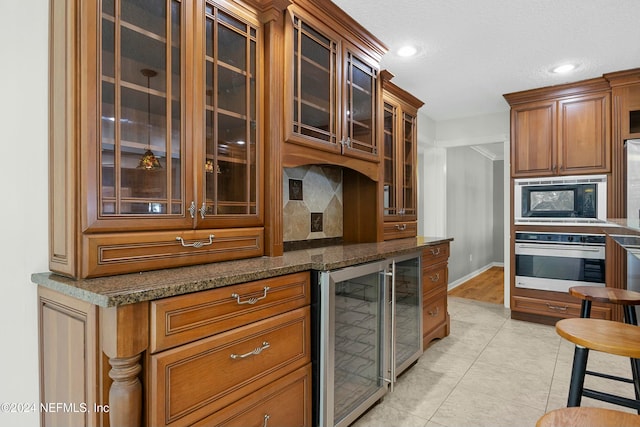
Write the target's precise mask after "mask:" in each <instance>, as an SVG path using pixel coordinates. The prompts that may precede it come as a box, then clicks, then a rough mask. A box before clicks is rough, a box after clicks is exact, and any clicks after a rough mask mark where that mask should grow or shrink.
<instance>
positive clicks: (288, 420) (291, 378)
mask: <svg viewBox="0 0 640 427" xmlns="http://www.w3.org/2000/svg"><path fill="white" fill-rule="evenodd" d="M267 417H268V418H267ZM265 419H266V422H265ZM263 425H267V426H281V427H306V426H309V427H310V426H311V364H310V363H309V364H307V366H305V367H303V368H300V369H298V370H296V371H295V372H292V373H290V374H288V375H286V376H284V377H282V378H280V379H279V380H276V381H274V382H273V383H271V384H269V385H267V386H265V387H263V388H261V389H260V390H258V391H256V392H254V393H251V394H250V395H248V396H247V397H245V398H242V399H240V400H239V401H237V402H235V403H233V404H231V405H229V406H227V407H226V408H224V409H222V410H220V411H218V412H216V413H215V414H213V415H211V416H209V417H207V418H205V419H203V420H201V421H199V422H197V423H195V424H193V426H194V427H222V426H225V427H245V426H263Z"/></svg>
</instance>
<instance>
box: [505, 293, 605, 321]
mask: <svg viewBox="0 0 640 427" xmlns="http://www.w3.org/2000/svg"><path fill="white" fill-rule="evenodd" d="M512 301H513V307H512V308H511V309H512V310H514V311H520V312H523V313H531V314H541V315H544V316H553V317H561V318H569V317H580V305H581V304H580V303H571V302H564V301H553V300H545V299H538V298H530V297H521V296H513V298H512ZM591 317H592V318H595V319H607V320H610V319H611V309H610V308H607V307H599V306H596V305H595V304H593V305H592V306H591Z"/></svg>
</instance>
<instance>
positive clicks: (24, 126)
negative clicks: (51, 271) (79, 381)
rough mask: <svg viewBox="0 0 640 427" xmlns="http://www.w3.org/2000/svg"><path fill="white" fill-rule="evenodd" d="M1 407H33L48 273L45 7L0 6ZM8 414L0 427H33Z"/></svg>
mask: <svg viewBox="0 0 640 427" xmlns="http://www.w3.org/2000/svg"><path fill="white" fill-rule="evenodd" d="M0 52H2V66H0V118H1V119H0V123H1V129H2V130H1V135H2V136H1V137H0V140H1V146H2V159H3V161H2V167H1V168H0V182H1V183H2V184H0V186H1V188H2V190H1V193H0V194H2V208H1V209H0V229H1V233H0V234H1V235H2V246H3V251H2V271H1V274H2V280H1V282H0V343H1V345H2V350H1V351H0V403H5V402H8V403H11V402H14V403H36V404H37V403H38V356H37V355H38V353H37V348H38V347H37V346H38V343H37V337H38V333H37V323H36V322H37V300H36V286H35V285H33V284H32V283H31V281H30V275H31V273H34V272H41V271H46V270H47V269H48V267H47V254H48V249H47V245H48V237H47V233H48V231H47V224H48V219H47V218H48V213H47V203H48V202H47V200H48V198H47V197H48V196H47V156H48V153H47V90H48V89H47V84H48V70H47V67H48V65H47V55H48V2H47V1H46V0H35V1H28V2H26V1H9V0H2V1H0ZM38 419H39V414H38V413H13V414H12V413H6V412H5V411H4V410H0V425H2V426H17V427H20V426H29V427H32V426H36V425H38Z"/></svg>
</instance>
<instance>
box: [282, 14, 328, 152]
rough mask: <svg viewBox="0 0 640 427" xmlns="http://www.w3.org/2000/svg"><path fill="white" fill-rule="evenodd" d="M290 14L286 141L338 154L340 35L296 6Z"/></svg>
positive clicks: (286, 81) (288, 26) (288, 27)
mask: <svg viewBox="0 0 640 427" xmlns="http://www.w3.org/2000/svg"><path fill="white" fill-rule="evenodd" d="M289 13H290V16H289V20H290V22H289V23H288V25H287V37H286V39H287V49H288V52H287V53H286V54H287V62H286V66H285V69H286V70H289V72H291V73H292V74H291V75H289V76H287V78H285V86H286V88H285V93H286V94H287V97H286V99H287V102H288V103H289V105H286V106H285V116H286V119H285V123H286V126H287V129H286V135H285V138H286V139H287V141H290V142H296V143H299V144H302V145H308V146H311V147H314V148H319V149H321V150H325V151H329V152H333V153H339V152H340V149H341V146H340V144H339V140H340V130H339V126H340V121H339V116H338V105H339V102H340V101H339V91H338V87H337V85H338V68H337V67H338V57H339V42H338V35H337V34H335V33H333V32H332V31H331V30H330V29H329V28H327V27H326V26H324V25H322V23H321V22H320V21H319V20H317V19H315V18H314V17H312V16H310V15H307V14H306V13H304V12H303V11H302V10H300V9H298V8H297V7H295V6H292V7H290V9H289Z"/></svg>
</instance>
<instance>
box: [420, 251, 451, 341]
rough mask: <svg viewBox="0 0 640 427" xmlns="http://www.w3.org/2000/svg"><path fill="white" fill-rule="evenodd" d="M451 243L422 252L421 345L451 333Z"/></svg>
mask: <svg viewBox="0 0 640 427" xmlns="http://www.w3.org/2000/svg"><path fill="white" fill-rule="evenodd" d="M448 259H449V243H448V242H446V243H441V244H438V245H434V246H429V247H427V248H425V249H424V250H423V252H422V259H421V262H422V348H423V349H426V348H427V347H428V346H429V343H430V342H431V341H433V340H434V339H436V338H444V337H446V336H448V335H449V328H450V323H451V321H450V318H449V313H448V311H447V284H448V274H449V270H448V267H447V263H448Z"/></svg>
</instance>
